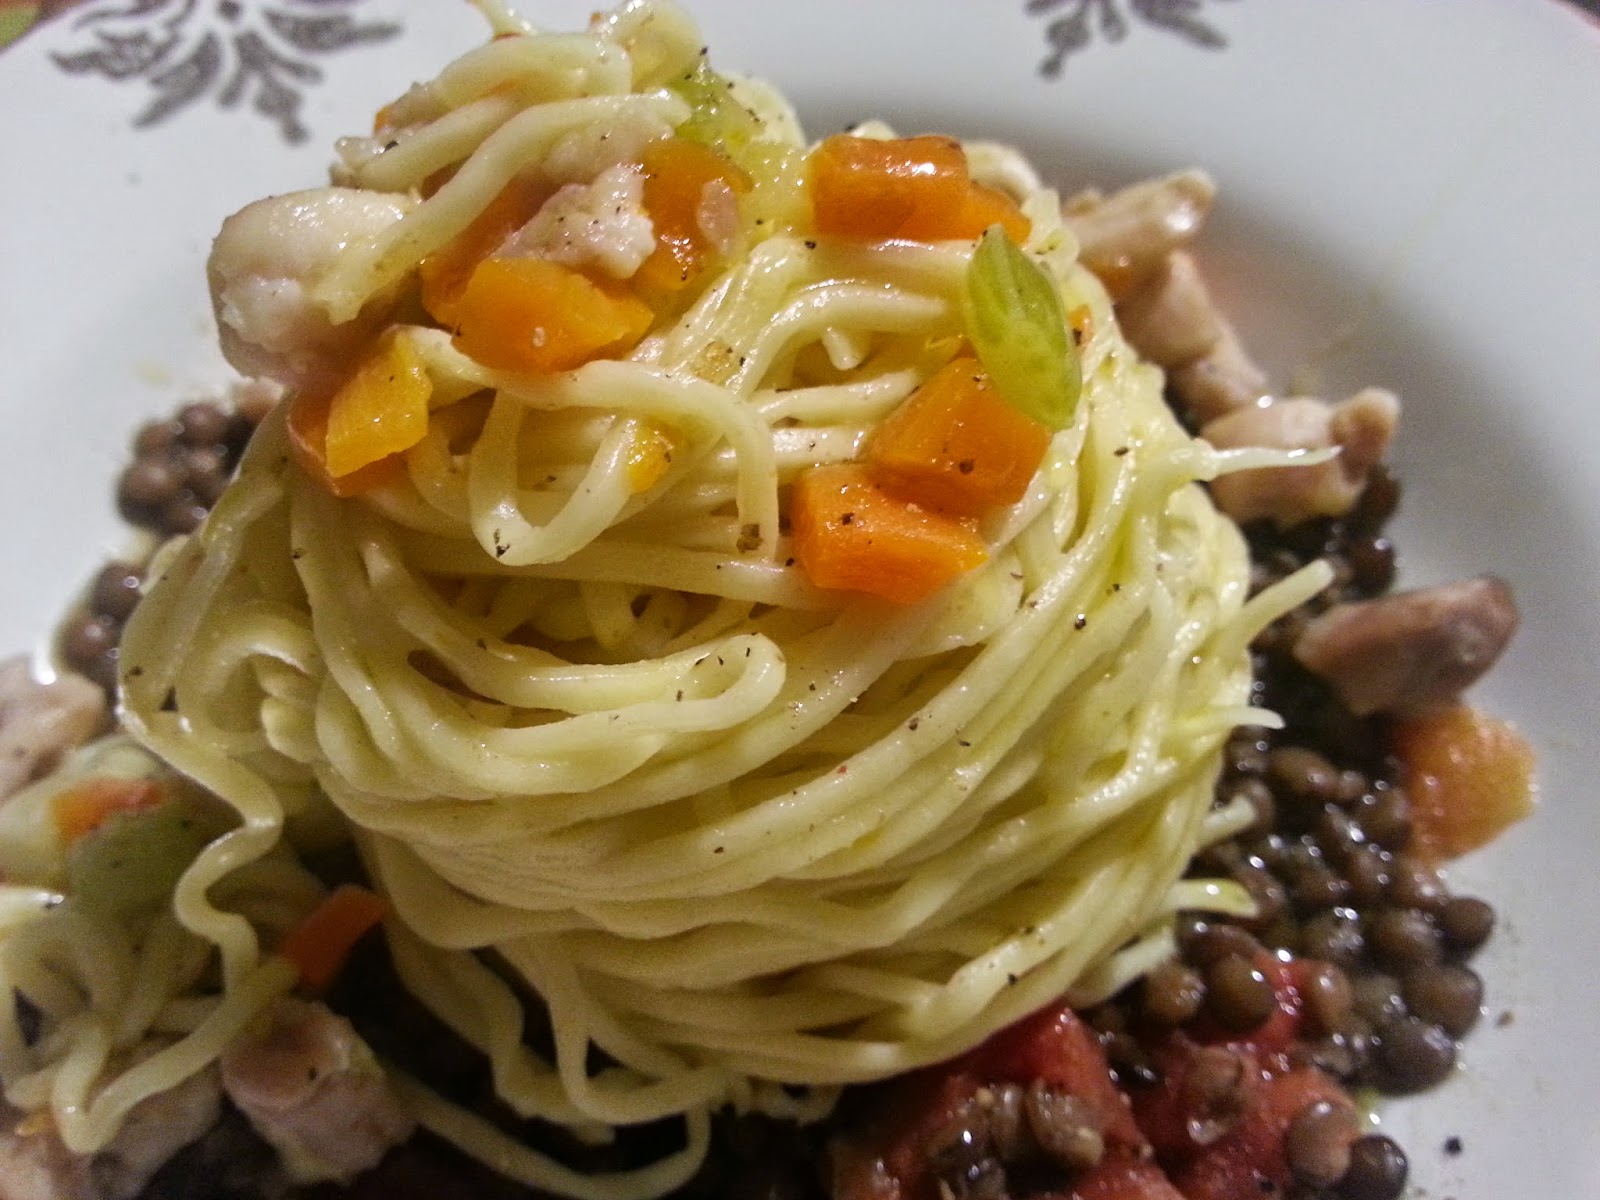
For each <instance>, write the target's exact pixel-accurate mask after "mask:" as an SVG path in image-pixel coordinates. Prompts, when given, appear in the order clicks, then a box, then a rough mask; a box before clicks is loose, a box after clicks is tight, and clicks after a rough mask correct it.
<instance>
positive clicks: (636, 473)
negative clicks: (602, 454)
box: [628, 422, 673, 496]
mask: <svg viewBox="0 0 1600 1200" xmlns="http://www.w3.org/2000/svg"><path fill="white" fill-rule="evenodd" d="M672 449H673V444H672V438H671V437H670V436H668V434H667V432H666V430H664V429H662V428H661V427H660V426H659V425H655V424H652V423H650V422H645V423H644V424H643V426H642V427H641V429H640V431H639V434H638V436H637V437H635V438H634V439H633V446H632V447H631V448H630V449H629V450H628V488H629V490H630V491H632V492H633V494H634V495H635V496H637V495H638V494H639V493H640V492H648V491H649V490H650V489H651V488H653V487H655V485H656V484H658V483H660V482H661V477H662V476H663V475H665V474H666V473H667V468H668V467H670V466H672Z"/></svg>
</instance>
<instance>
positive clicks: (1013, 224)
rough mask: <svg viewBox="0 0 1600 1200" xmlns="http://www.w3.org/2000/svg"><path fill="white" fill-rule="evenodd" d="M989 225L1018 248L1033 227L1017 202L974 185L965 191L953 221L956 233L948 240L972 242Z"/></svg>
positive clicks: (984, 185)
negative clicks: (958, 211) (1003, 234)
mask: <svg viewBox="0 0 1600 1200" xmlns="http://www.w3.org/2000/svg"><path fill="white" fill-rule="evenodd" d="M991 225H998V226H1000V227H1001V228H1002V229H1004V230H1005V231H1006V235H1007V236H1008V237H1010V239H1011V240H1012V241H1013V242H1016V243H1018V244H1019V245H1020V244H1021V243H1022V242H1023V241H1025V240H1026V239H1027V236H1028V230H1029V229H1030V228H1032V226H1031V225H1030V224H1029V222H1028V218H1027V217H1025V216H1023V215H1022V210H1021V209H1020V208H1018V207H1017V202H1016V201H1015V200H1013V199H1012V198H1011V197H1010V196H1008V195H1006V194H1005V193H1004V192H1002V191H999V190H998V189H996V188H992V187H989V186H988V185H987V184H983V183H973V184H970V185H969V186H968V188H967V195H966V199H965V200H964V201H963V202H962V206H961V215H960V217H958V218H957V219H956V224H955V228H956V232H953V233H950V234H946V235H945V236H947V237H962V238H975V237H978V236H979V235H981V234H982V233H983V231H984V230H985V229H987V228H989V226H991Z"/></svg>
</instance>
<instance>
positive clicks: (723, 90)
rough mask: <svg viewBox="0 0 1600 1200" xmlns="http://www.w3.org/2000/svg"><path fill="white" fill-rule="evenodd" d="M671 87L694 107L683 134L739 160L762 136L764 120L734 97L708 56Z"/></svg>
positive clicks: (682, 127) (681, 134)
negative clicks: (752, 143) (749, 146)
mask: <svg viewBox="0 0 1600 1200" xmlns="http://www.w3.org/2000/svg"><path fill="white" fill-rule="evenodd" d="M670 89H671V90H672V91H673V92H676V93H677V94H678V95H679V96H681V97H682V98H683V99H684V100H685V101H686V102H687V103H688V105H689V108H690V109H691V111H690V113H689V119H688V120H687V121H685V122H684V123H683V124H682V125H679V126H678V136H679V137H683V138H688V139H689V140H690V141H694V142H699V143H701V144H702V145H706V146H710V147H711V148H712V149H713V150H719V151H721V152H722V153H723V154H726V155H727V156H728V157H729V158H731V159H733V160H734V161H735V162H737V161H739V156H740V154H741V153H742V152H743V150H744V148H745V147H746V146H748V145H749V144H750V143H751V142H753V141H755V140H756V138H758V137H760V136H761V123H760V122H759V121H757V120H756V118H755V117H754V116H753V115H752V114H751V113H750V110H749V109H747V108H745V107H744V105H742V104H740V103H739V102H738V100H736V99H734V96H733V93H732V91H731V90H730V86H729V81H728V79H727V77H726V76H722V75H718V74H717V73H716V72H715V71H713V70H712V69H711V68H710V67H709V66H707V65H706V63H705V60H704V59H702V60H701V61H700V63H699V65H697V66H696V67H695V69H694V70H693V71H690V72H689V73H688V74H687V75H683V76H680V77H679V78H678V79H677V80H675V81H674V82H673V83H672V84H671V85H670Z"/></svg>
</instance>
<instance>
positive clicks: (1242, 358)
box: [1168, 320, 1271, 425]
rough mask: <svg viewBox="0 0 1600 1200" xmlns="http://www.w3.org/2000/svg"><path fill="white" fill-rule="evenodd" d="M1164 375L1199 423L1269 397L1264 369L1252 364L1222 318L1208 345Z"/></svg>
mask: <svg viewBox="0 0 1600 1200" xmlns="http://www.w3.org/2000/svg"><path fill="white" fill-rule="evenodd" d="M1168 378H1169V379H1171V381H1172V388H1173V391H1175V392H1177V394H1178V398H1179V399H1180V400H1182V401H1183V403H1184V406H1185V407H1186V408H1187V409H1188V411H1189V415H1190V417H1192V418H1193V419H1194V421H1195V422H1196V423H1197V424H1200V425H1204V424H1206V422H1208V421H1214V420H1216V419H1217V418H1218V417H1222V416H1226V415H1227V414H1228V413H1231V412H1235V411H1237V410H1239V409H1244V408H1256V407H1258V406H1260V405H1262V404H1265V403H1267V402H1268V401H1269V400H1270V399H1271V391H1270V389H1269V387H1268V385H1267V376H1266V373H1265V372H1263V371H1262V370H1261V368H1260V367H1258V366H1256V364H1255V361H1254V360H1253V359H1251V357H1250V355H1249V354H1248V353H1247V352H1246V351H1245V348H1244V345H1243V344H1242V343H1241V342H1240V341H1239V336H1238V334H1236V333H1235V332H1234V330H1233V326H1232V325H1230V324H1229V323H1228V322H1227V321H1226V320H1223V321H1222V322H1221V330H1220V333H1219V336H1218V338H1217V340H1216V342H1215V343H1214V344H1213V345H1212V347H1211V349H1210V350H1208V351H1207V352H1206V353H1205V354H1203V355H1201V356H1200V357H1199V358H1197V359H1194V360H1193V361H1192V362H1188V363H1185V364H1184V365H1183V366H1181V367H1178V368H1177V369H1176V370H1173V371H1172V372H1170V373H1169V376H1168Z"/></svg>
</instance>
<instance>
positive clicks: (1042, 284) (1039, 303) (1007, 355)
mask: <svg viewBox="0 0 1600 1200" xmlns="http://www.w3.org/2000/svg"><path fill="white" fill-rule="evenodd" d="M961 301H962V303H961V308H962V314H963V316H964V317H965V318H966V323H967V337H968V338H970V339H971V341H972V348H973V349H974V350H976V351H977V354H978V361H979V362H980V363H982V364H983V369H984V370H985V371H987V372H988V373H989V378H990V380H992V381H993V383H994V387H995V391H997V392H998V393H999V394H1000V396H1001V398H1002V399H1004V400H1005V401H1006V402H1007V403H1009V404H1011V405H1012V406H1013V407H1015V408H1017V409H1019V410H1020V411H1022V412H1024V413H1026V414H1027V415H1028V416H1030V417H1032V418H1033V419H1034V420H1036V421H1038V422H1039V423H1040V424H1042V425H1045V426H1047V427H1048V428H1050V429H1062V428H1064V427H1065V426H1066V425H1068V424H1069V423H1070V422H1071V420H1072V413H1073V410H1074V409H1075V408H1076V407H1077V405H1078V394H1079V392H1080V391H1082V389H1083V367H1082V364H1081V363H1080V362H1079V360H1078V348H1077V346H1076V344H1075V343H1074V342H1073V340H1072V334H1071V332H1070V331H1069V330H1068V329H1067V320H1066V314H1065V313H1064V312H1063V310H1062V307H1061V295H1060V293H1059V292H1057V290H1056V285H1055V281H1054V280H1053V279H1051V278H1050V275H1049V274H1048V273H1047V272H1046V271H1045V269H1044V268H1043V267H1042V266H1040V265H1039V264H1038V263H1037V262H1035V261H1034V260H1033V259H1032V258H1030V257H1028V255H1027V254H1025V253H1023V251H1022V250H1021V249H1020V248H1019V247H1018V246H1017V245H1016V244H1015V243H1014V242H1012V240H1011V239H1010V238H1009V237H1007V236H1006V234H1005V231H1004V230H1003V229H1001V228H1000V226H998V225H993V226H990V227H989V228H988V229H987V230H985V231H984V234H983V236H982V237H981V238H979V239H978V245H977V248H976V249H975V250H974V251H973V253H972V262H971V263H970V264H969V265H968V267H967V280H966V289H965V291H964V292H963V293H962V297H961Z"/></svg>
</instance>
